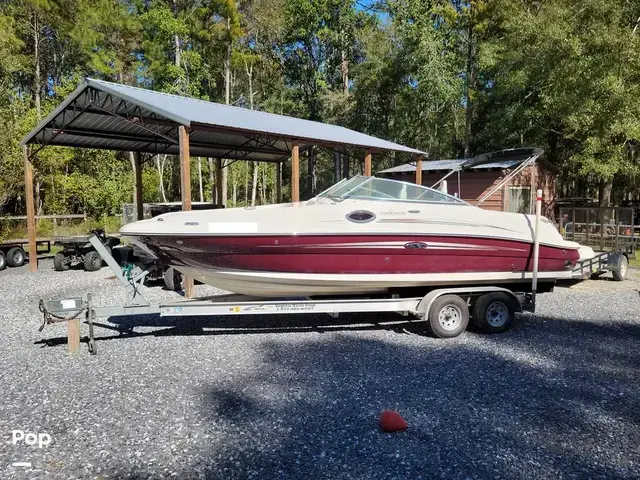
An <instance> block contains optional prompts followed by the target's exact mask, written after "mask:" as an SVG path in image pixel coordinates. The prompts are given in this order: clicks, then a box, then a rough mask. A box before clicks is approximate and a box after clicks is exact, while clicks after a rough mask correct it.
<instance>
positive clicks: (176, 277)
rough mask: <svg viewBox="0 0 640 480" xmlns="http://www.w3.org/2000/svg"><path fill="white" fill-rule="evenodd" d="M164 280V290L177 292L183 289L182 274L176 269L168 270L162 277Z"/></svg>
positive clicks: (170, 268)
mask: <svg viewBox="0 0 640 480" xmlns="http://www.w3.org/2000/svg"><path fill="white" fill-rule="evenodd" d="M162 279H163V280H164V288H166V289H167V290H171V291H172V292H176V291H178V290H180V289H182V274H181V273H180V272H178V271H177V270H176V269H175V268H173V267H169V268H167V269H166V270H165V271H164V274H163V275H162Z"/></svg>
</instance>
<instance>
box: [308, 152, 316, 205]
mask: <svg viewBox="0 0 640 480" xmlns="http://www.w3.org/2000/svg"><path fill="white" fill-rule="evenodd" d="M307 155H308V157H307V171H308V176H307V191H308V192H309V193H308V194H309V198H311V197H313V196H314V194H315V192H316V149H315V148H314V147H311V148H310V149H309V150H308V152H307Z"/></svg>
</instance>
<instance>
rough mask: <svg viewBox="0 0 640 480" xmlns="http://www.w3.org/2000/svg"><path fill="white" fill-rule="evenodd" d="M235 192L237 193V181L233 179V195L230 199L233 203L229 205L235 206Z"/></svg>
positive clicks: (236, 198)
mask: <svg viewBox="0 0 640 480" xmlns="http://www.w3.org/2000/svg"><path fill="white" fill-rule="evenodd" d="M237 193H238V182H237V181H235V182H233V195H232V197H231V199H232V201H233V205H231V206H232V207H235V206H236V204H237V203H238V201H237V200H238V196H237Z"/></svg>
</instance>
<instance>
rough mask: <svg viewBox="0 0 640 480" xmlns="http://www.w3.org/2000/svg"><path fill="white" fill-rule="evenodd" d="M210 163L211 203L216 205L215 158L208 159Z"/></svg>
mask: <svg viewBox="0 0 640 480" xmlns="http://www.w3.org/2000/svg"><path fill="white" fill-rule="evenodd" d="M207 161H208V162H209V183H211V203H213V204H215V203H216V180H215V170H214V169H213V158H211V157H209V158H207Z"/></svg>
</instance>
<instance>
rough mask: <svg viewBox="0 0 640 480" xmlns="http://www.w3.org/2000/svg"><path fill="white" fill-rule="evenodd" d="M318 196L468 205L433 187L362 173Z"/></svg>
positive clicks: (338, 199)
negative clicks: (368, 175) (366, 175)
mask: <svg viewBox="0 0 640 480" xmlns="http://www.w3.org/2000/svg"><path fill="white" fill-rule="evenodd" d="M318 197H327V198H330V199H332V200H336V201H342V200H344V199H346V198H359V199H363V200H386V201H398V202H417V203H453V204H458V205H468V204H467V203H466V202H465V201H463V200H460V199H459V198H457V197H454V196H452V195H448V194H446V193H443V192H440V191H438V190H434V189H433V188H428V187H423V186H422V185H415V184H413V183H408V182H400V181H398V180H389V179H386V178H376V177H365V176H362V175H357V176H355V177H352V178H350V179H344V180H342V181H340V182H338V183H336V184H335V185H334V186H333V187H331V188H329V189H327V190H325V191H324V192H322V193H321V194H319V195H318Z"/></svg>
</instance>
